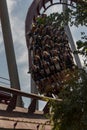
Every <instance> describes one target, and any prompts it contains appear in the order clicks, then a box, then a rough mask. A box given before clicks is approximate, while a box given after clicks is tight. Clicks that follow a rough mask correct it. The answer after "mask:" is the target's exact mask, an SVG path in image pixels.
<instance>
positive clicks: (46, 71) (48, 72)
mask: <svg viewBox="0 0 87 130" xmlns="http://www.w3.org/2000/svg"><path fill="white" fill-rule="evenodd" d="M42 66H43V68H44V72H45V77H46V78H47V77H49V76H50V75H51V71H50V67H49V63H48V62H46V61H45V60H43V61H42Z"/></svg>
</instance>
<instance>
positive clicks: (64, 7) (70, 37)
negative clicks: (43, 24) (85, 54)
mask: <svg viewBox="0 0 87 130" xmlns="http://www.w3.org/2000/svg"><path fill="white" fill-rule="evenodd" d="M63 2H64V3H67V0H63ZM66 9H67V5H65V4H64V5H63V12H65V10H66ZM65 31H66V33H67V36H68V38H69V42H70V45H71V49H72V51H73V52H74V51H76V46H75V43H74V40H73V37H72V34H71V31H70V28H69V26H68V25H67V26H65ZM73 55H74V58H75V62H76V64H77V66H78V67H79V68H82V65H81V61H80V58H79V56H78V54H73Z"/></svg>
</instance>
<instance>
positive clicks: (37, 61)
mask: <svg viewBox="0 0 87 130" xmlns="http://www.w3.org/2000/svg"><path fill="white" fill-rule="evenodd" d="M33 63H34V65H36V66H38V67H41V61H40V56H39V55H35V56H34V61H33Z"/></svg>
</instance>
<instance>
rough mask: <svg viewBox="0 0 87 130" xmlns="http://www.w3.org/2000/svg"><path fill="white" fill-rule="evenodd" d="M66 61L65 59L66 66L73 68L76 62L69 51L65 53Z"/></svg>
mask: <svg viewBox="0 0 87 130" xmlns="http://www.w3.org/2000/svg"><path fill="white" fill-rule="evenodd" d="M64 61H65V65H66V68H70V69H72V68H73V66H74V62H73V60H72V57H71V56H70V55H69V53H68V52H65V53H64Z"/></svg>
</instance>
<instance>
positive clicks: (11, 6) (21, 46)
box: [0, 0, 85, 105]
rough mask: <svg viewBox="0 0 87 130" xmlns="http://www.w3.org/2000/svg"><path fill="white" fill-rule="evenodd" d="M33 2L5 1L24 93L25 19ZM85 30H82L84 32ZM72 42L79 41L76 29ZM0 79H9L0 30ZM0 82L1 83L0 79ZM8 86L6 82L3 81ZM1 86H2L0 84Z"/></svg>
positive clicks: (27, 81)
mask: <svg viewBox="0 0 87 130" xmlns="http://www.w3.org/2000/svg"><path fill="white" fill-rule="evenodd" d="M32 1H33V0H7V5H8V11H9V17H10V23H11V30H12V36H13V42H14V49H15V54H16V61H17V66H18V72H19V79H20V84H21V90H23V91H25V92H30V76H29V74H27V72H28V55H27V47H26V41H25V18H26V14H27V11H28V8H29V6H30V4H31V3H32ZM60 9H61V6H59V7H57V6H54V7H52V8H51V9H50V10H48V13H49V12H50V11H51V12H55V11H59V10H60ZM84 29H85V28H82V31H84ZM72 33H73V38H74V41H76V40H78V39H79V36H80V31H79V30H78V29H76V28H72ZM0 77H5V78H8V79H9V75H8V69H7V64H6V57H5V50H4V44H3V38H2V31H1V28H0ZM0 81H3V80H2V79H0ZM5 82H6V83H8V84H9V82H8V81H5ZM0 85H3V86H9V85H4V84H2V83H0ZM24 102H25V105H27V104H28V99H26V101H25V100H24Z"/></svg>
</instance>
